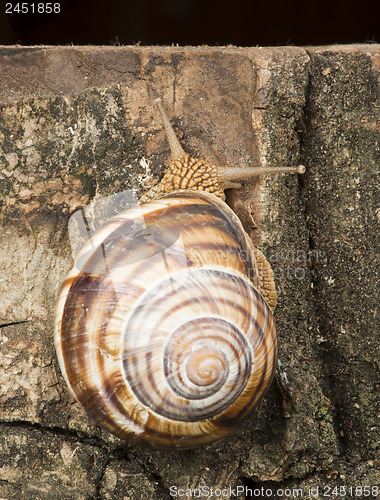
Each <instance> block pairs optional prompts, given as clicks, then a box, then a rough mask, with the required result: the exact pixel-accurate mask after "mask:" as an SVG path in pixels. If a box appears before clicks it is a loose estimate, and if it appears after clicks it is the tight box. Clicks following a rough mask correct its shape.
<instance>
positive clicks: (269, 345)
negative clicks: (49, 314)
mask: <svg viewBox="0 0 380 500" xmlns="http://www.w3.org/2000/svg"><path fill="white" fill-rule="evenodd" d="M159 107H160V110H161V113H162V115H163V120H164V124H165V127H166V129H167V132H168V137H169V143H170V146H171V149H172V164H171V167H170V169H169V170H168V172H167V173H166V174H165V176H164V178H163V180H162V182H161V183H160V184H159V185H158V186H157V187H155V188H154V189H153V190H152V191H151V192H150V193H147V195H145V196H144V197H143V198H142V200H143V201H144V202H143V203H141V204H139V205H138V206H136V207H134V208H132V209H129V210H127V211H126V212H123V213H121V214H118V215H117V216H115V217H113V218H111V219H109V220H108V221H106V222H105V223H104V224H103V225H102V226H101V227H100V228H99V229H98V231H97V232H96V233H95V234H94V235H93V236H92V237H91V239H90V240H89V241H88V242H87V243H86V244H85V245H84V247H83V248H82V250H81V251H80V252H79V254H78V256H77V257H76V260H75V263H74V266H73V268H72V269H71V271H70V272H69V273H68V275H67V277H66V279H65V281H64V283H63V285H62V288H61V291H60V293H59V296H58V300H57V306H56V314H55V346H56V351H57V355H58V360H59V364H60V367H61V371H62V373H63V375H64V377H65V379H66V382H67V385H68V387H69V388H70V390H71V392H72V394H73V395H74V397H75V398H76V399H77V401H79V403H81V404H82V405H83V407H84V408H85V410H86V411H87V412H88V413H89V414H90V415H91V416H92V417H93V418H94V419H95V420H96V421H97V422H98V423H100V424H101V425H102V426H104V427H105V428H106V429H108V430H109V431H110V432H112V433H113V434H115V435H116V436H119V437H120V438H123V439H126V440H127V441H130V442H134V443H137V444H143V445H147V446H150V447H153V448H158V449H186V448H193V447H197V446H201V445H204V444H209V443H211V442H213V441H215V440H217V439H220V438H222V437H225V436H227V435H228V434H229V433H230V432H231V431H232V430H233V429H235V427H236V426H237V425H238V424H239V423H240V422H241V420H242V419H243V418H244V417H246V416H247V415H248V414H249V413H250V411H251V410H252V409H253V408H254V406H255V405H256V404H257V403H258V401H259V400H260V399H261V397H262V396H263V395H264V393H265V392H266V390H267V388H268V387H269V385H270V383H271V380H272V378H273V375H274V372H275V369H276V366H277V334H276V328H275V322H274V318H273V309H274V307H275V304H276V293H275V288H274V282H273V274H272V272H271V269H270V266H269V264H268V263H267V262H266V260H265V258H264V256H263V255H262V254H261V252H259V251H258V250H257V249H256V248H254V246H253V245H252V243H251V241H250V239H249V237H248V235H247V234H246V233H245V231H244V229H243V227H242V225H241V223H240V221H239V219H238V218H237V216H236V214H235V213H234V212H233V211H232V210H231V209H230V208H229V207H228V206H227V205H226V204H225V203H224V201H223V200H222V199H221V198H222V197H223V190H224V188H226V187H227V186H228V187H231V184H234V187H236V184H235V183H232V182H231V180H233V175H232V174H231V172H230V171H229V170H230V169H219V170H218V169H217V168H216V167H214V166H212V165H209V164H207V163H206V162H203V161H201V160H194V159H191V158H189V157H188V156H187V155H186V154H185V153H184V152H183V150H182V148H181V146H180V145H179V143H178V140H177V138H176V137H175V134H174V132H173V130H172V128H171V126H170V123H169V121H168V120H167V118H166V115H165V113H164V111H163V109H162V106H161V103H159ZM231 170H234V169H231ZM250 170H256V169H250ZM298 171H299V170H298ZM181 172H182V173H181ZM184 172H185V173H184ZM189 172H190V174H189ZM238 175H239V177H240V176H241V175H240V174H238ZM248 175H252V174H251V173H249V174H248ZM189 188H190V189H189ZM216 195H219V197H217V196H216Z"/></svg>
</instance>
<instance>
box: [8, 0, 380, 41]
mask: <svg viewBox="0 0 380 500" xmlns="http://www.w3.org/2000/svg"><path fill="white" fill-rule="evenodd" d="M7 3H8V4H9V3H11V4H12V5H13V6H14V5H16V4H17V3H19V5H21V2H15V1H12V2H7V1H6V0H0V9H1V12H0V44H15V43H17V44H20V45H39V44H48V45H58V44H60V45H67V44H69V45H70V44H75V45H87V44H94V45H119V44H121V45H129V44H136V43H140V44H142V45H157V44H158V45H168V44H179V45H202V44H210V45H229V44H233V45H243V46H255V45H263V46H268V45H326V44H327V45H328V44H334V43H368V42H375V41H378V40H379V34H378V31H377V30H378V29H379V28H378V26H379V17H378V14H376V12H375V9H376V7H375V5H376V2H371V1H369V2H361V3H360V2H355V4H353V3H350V2H349V1H346V2H344V3H343V2H342V3H340V2H334V0H331V1H330V2H327V1H326V0H324V2H318V1H315V2H307V1H305V0H304V1H303V2H301V1H299V2H291V1H290V0H282V1H281V2H280V1H278V0H274V1H268V0H262V1H252V0H231V1H230V2H226V3H225V2H223V1H212V0H133V1H131V0H60V1H59V2H54V1H53V2H52V3H59V4H60V6H61V13H60V14H56V15H54V14H53V15H47V14H17V13H13V14H11V15H9V14H5V6H6V4H7ZM26 3H27V4H29V5H30V4H31V3H34V4H35V5H36V4H37V3H43V4H45V3H46V2H45V1H40V2H38V1H36V2H26Z"/></svg>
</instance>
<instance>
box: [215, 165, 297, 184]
mask: <svg viewBox="0 0 380 500" xmlns="http://www.w3.org/2000/svg"><path fill="white" fill-rule="evenodd" d="M305 170H306V168H305V167H304V165H297V166H296V167H272V168H270V167H268V168H266V167H258V168H255V167H237V168H223V167H218V174H219V175H220V177H221V178H222V179H223V181H224V182H229V181H233V180H235V179H242V178H243V177H254V176H257V175H269V174H282V173H285V174H303V173H305Z"/></svg>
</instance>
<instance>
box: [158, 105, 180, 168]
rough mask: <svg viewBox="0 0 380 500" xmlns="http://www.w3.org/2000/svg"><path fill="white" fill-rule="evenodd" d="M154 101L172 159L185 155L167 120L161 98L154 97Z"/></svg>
mask: <svg viewBox="0 0 380 500" xmlns="http://www.w3.org/2000/svg"><path fill="white" fill-rule="evenodd" d="M156 103H157V106H158V109H159V110H160V113H161V117H162V122H163V124H164V127H165V130H166V135H167V138H168V142H169V146H170V151H171V157H172V160H175V159H176V158H180V157H182V156H185V155H186V153H185V151H184V150H183V148H182V146H181V144H180V143H179V140H178V138H177V136H176V134H175V132H174V130H173V127H172V125H171V123H170V121H169V118H168V116H167V114H166V113H165V110H164V108H163V107H162V103H161V99H160V98H158V99H156Z"/></svg>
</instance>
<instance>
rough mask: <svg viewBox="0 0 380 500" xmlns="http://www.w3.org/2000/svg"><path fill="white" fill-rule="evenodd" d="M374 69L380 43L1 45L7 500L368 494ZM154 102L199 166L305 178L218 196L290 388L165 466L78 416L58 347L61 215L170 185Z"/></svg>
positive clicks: (2, 436) (3, 488) (2, 410)
mask: <svg viewBox="0 0 380 500" xmlns="http://www.w3.org/2000/svg"><path fill="white" fill-rule="evenodd" d="M379 60H380V47H379V46H352V47H329V48H323V47H322V48H310V49H302V48H294V47H289V48H276V49H270V48H268V49H262V48H254V49H248V48H247V49H239V48H213V49H211V48H207V47H205V48H197V49H195V48H142V47H133V48H132V47H120V48H114V47H112V48H111V47H82V48H77V47H57V48H52V47H34V48H16V47H3V48H0V101H1V109H0V210H1V233H0V237H1V245H0V297H1V299H0V326H1V328H0V418H1V423H0V442H1V446H0V498H7V499H19V498H27V499H29V498H43V499H50V498H54V499H56V498H58V499H60V498H62V499H64V498H78V499H81V498H83V499H87V498H105V499H108V498H109V499H118V498H121V499H124V498H126V499H127V498H131V499H139V498H158V499H161V498H162V499H166V498H171V496H170V493H171V492H172V493H173V492H174V489H172V490H170V487H171V486H172V487H177V488H183V489H185V490H186V488H200V487H206V488H207V487H208V488H211V487H213V488H229V487H231V488H236V487H238V486H246V487H248V488H251V489H254V488H257V489H259V488H262V487H263V488H264V489H272V491H273V492H275V491H276V489H278V488H285V487H286V488H290V489H292V488H304V492H305V493H304V496H306V493H307V488H308V487H310V486H314V487H315V486H319V487H320V491H319V495H320V496H319V498H326V496H325V497H322V493H323V492H324V490H322V487H323V486H331V487H334V486H339V487H341V486H346V487H347V488H348V487H349V486H366V485H368V486H373V485H376V484H378V483H379V482H380V473H379V468H378V462H377V460H378V443H379V427H378V425H379V412H380V410H379V407H378V406H377V405H378V400H379V394H378V392H379V378H378V373H379V366H378V360H379V354H378V351H376V350H377V349H378V323H379V322H378V313H377V307H378V302H379V297H378V290H379V276H378V273H379V269H378V262H377V261H376V244H377V232H378V229H376V227H377V228H378V222H379V208H378V206H377V205H376V188H378V179H377V178H376V174H377V170H378V161H379V122H378V119H379V90H378V89H379V74H378V70H379ZM157 96H161V97H162V99H163V102H164V105H165V108H166V109H167V111H168V114H169V116H170V117H172V121H173V123H174V125H175V127H176V129H177V132H178V134H179V135H180V137H181V141H182V144H183V146H184V148H185V149H186V150H187V151H189V152H191V153H193V154H197V155H200V156H202V157H205V158H206V159H209V160H211V161H213V162H215V163H217V164H226V165H234V164H236V163H239V164H243V165H251V164H257V165H260V164H263V165H265V164H268V165H278V164H297V163H299V162H301V161H302V163H304V164H305V165H306V167H307V173H306V174H305V176H303V177H302V178H301V177H298V176H277V177H273V178H269V177H266V178H265V179H263V180H262V181H261V182H260V183H254V182H244V186H243V188H242V190H240V191H239V192H230V193H229V194H228V198H227V199H228V201H229V202H230V204H231V205H232V206H233V207H234V209H235V210H236V212H237V213H238V214H239V216H240V218H241V219H242V221H243V222H244V225H245V227H246V230H247V231H248V232H249V233H250V235H251V236H252V239H253V240H254V241H255V242H256V243H257V244H258V245H259V246H260V247H261V248H262V249H264V252H265V253H266V255H267V258H268V259H269V260H270V261H271V263H272V267H273V269H274V272H275V277H276V283H277V288H278V292H279V303H278V307H277V309H276V319H277V324H278V331H279V342H280V358H281V360H282V363H283V365H284V366H285V369H286V373H287V377H288V379H289V384H288V385H287V386H286V384H285V385H284V384H283V383H282V382H281V379H280V377H279V376H277V377H276V378H275V380H274V382H273V384H272V386H271V389H270V390H269V392H268V394H267V396H266V397H265V398H264V400H263V402H262V403H261V405H260V407H259V408H258V409H257V410H256V411H255V412H254V413H253V414H252V415H251V416H250V417H249V418H248V419H247V420H246V422H245V423H244V425H243V426H242V427H241V428H240V429H239V430H238V431H237V432H236V433H235V434H234V435H233V436H231V437H230V438H228V439H226V440H224V441H221V442H219V443H216V444H214V445H213V446H210V447H208V448H203V449H196V450H190V451H186V452H169V453H168V452H166V453H163V452H149V451H146V450H139V449H135V448H133V447H132V446H130V445H128V444H125V443H122V442H120V441H118V440H117V439H114V438H113V437H112V436H110V435H109V434H107V433H106V432H104V431H103V430H101V429H99V428H98V427H96V426H95V425H94V424H93V423H92V422H91V421H90V420H88V418H87V417H86V415H85V414H84V413H83V411H82V410H81V408H80V407H79V406H78V405H77V404H76V403H75V402H74V401H73V399H72V398H71V396H70V395H69V393H68V391H67V389H66V387H65V384H64V381H63V379H62V377H61V375H60V373H59V368H58V365H57V361H56V357H55V353H54V347H53V338H52V316H53V310H54V304H55V297H56V294H57V290H58V287H59V284H60V282H61V281H62V279H63V277H64V275H65V273H66V272H67V270H68V268H69V267H70V263H71V255H70V247H69V241H68V234H67V221H68V217H69V215H70V214H71V213H72V212H73V211H74V210H75V209H76V208H79V207H81V206H84V205H86V204H87V203H89V202H90V201H93V200H96V199H100V198H101V197H103V196H107V195H109V194H111V193H113V192H117V191H122V190H124V189H127V188H133V189H136V190H138V192H139V193H141V192H143V191H144V189H146V188H147V187H148V186H149V185H151V183H152V182H154V180H155V179H157V178H158V177H159V176H160V175H161V174H162V168H161V165H163V164H164V163H165V161H166V160H167V158H168V147H167V143H166V140H165V134H164V132H163V130H162V125H161V121H160V117H159V115H158V112H157V110H156V109H155V106H154V103H153V101H154V98H155V97H157ZM376 155H377V156H376ZM143 158H145V159H147V160H149V162H148V163H147V162H146V161H142V160H143ZM376 161H377V164H376ZM376 167H377V169H376ZM203 491H204V492H206V490H203ZM235 491H236V490H235ZM325 492H327V490H326V491H325ZM372 493H374V492H372ZM358 496H360V494H359V495H358ZM216 497H217V494H211V495H209V498H216ZM256 497H257V495H256ZM279 497H280V496H279ZM284 497H285V496H284V495H283V496H282V498H284ZM372 497H374V495H372ZM182 498H184V497H182ZM240 498H244V494H241V495H240ZM273 498H276V497H275V496H274V497H273ZM367 498H368V497H367ZM369 498H371V497H369Z"/></svg>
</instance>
